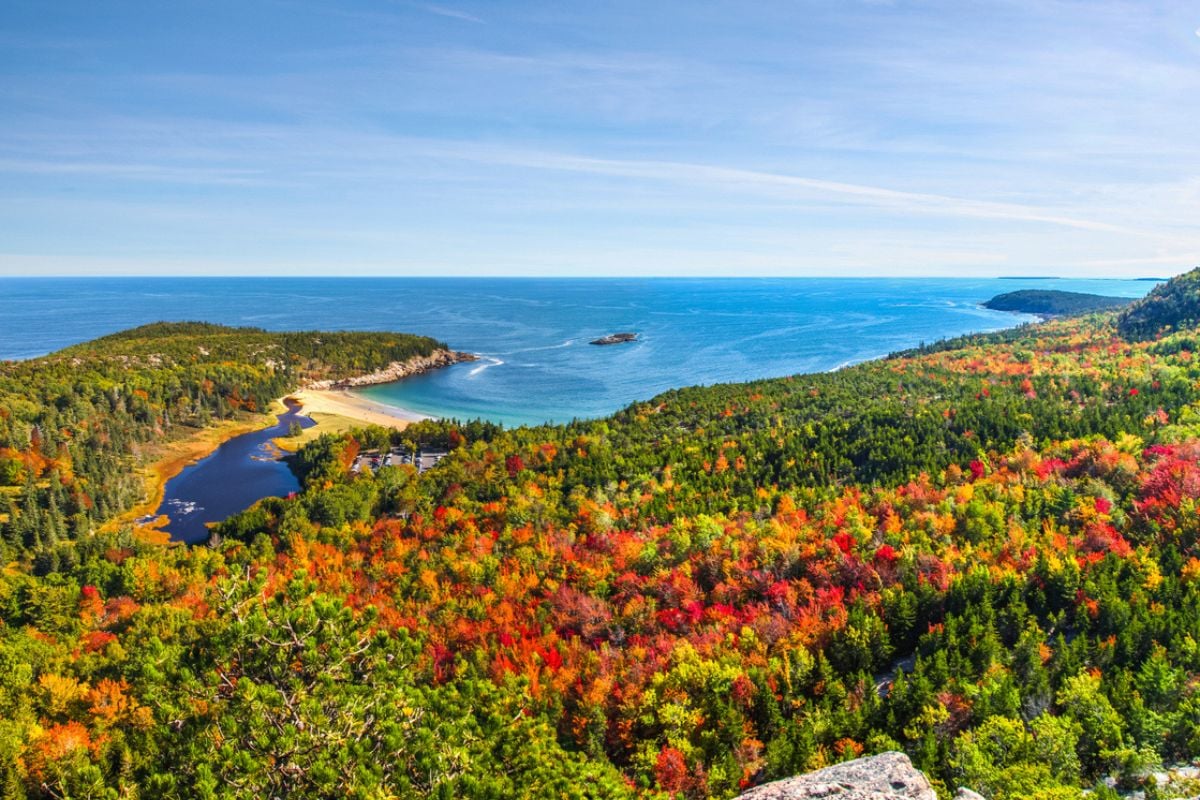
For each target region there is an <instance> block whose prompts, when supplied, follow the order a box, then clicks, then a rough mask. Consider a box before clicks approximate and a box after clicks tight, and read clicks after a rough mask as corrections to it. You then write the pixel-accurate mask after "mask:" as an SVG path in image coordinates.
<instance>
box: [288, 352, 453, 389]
mask: <svg viewBox="0 0 1200 800" xmlns="http://www.w3.org/2000/svg"><path fill="white" fill-rule="evenodd" d="M475 360H477V359H476V356H474V355H473V354H471V353H460V352H456V351H454V350H434V351H433V352H432V353H430V354H429V355H427V356H415V357H414V358H410V359H408V360H407V361H393V362H392V363H391V364H388V365H387V366H386V367H384V368H383V369H381V370H377V371H376V372H370V373H368V374H366V375H356V376H354V377H352V378H343V379H341V380H336V381H317V382H316V383H311V384H309V385H308V386H306V387H304V388H305V389H316V390H318V391H319V390H322V389H349V388H350V387H352V386H370V385H372V384H376V383H391V382H392V381H398V380H400V379H402V378H407V377H409V376H410V375H419V374H420V373H422V372H428V371H429V370H431V369H439V368H441V367H448V366H450V365H451V364H457V363H459V362H460V361H475Z"/></svg>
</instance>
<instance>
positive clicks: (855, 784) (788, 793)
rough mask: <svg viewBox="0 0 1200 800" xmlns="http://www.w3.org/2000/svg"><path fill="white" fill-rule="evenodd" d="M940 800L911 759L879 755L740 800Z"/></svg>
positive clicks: (752, 792)
mask: <svg viewBox="0 0 1200 800" xmlns="http://www.w3.org/2000/svg"><path fill="white" fill-rule="evenodd" d="M809 798H813V799H814V800H815V798H828V800H937V792H935V791H934V790H933V787H932V786H931V785H930V784H929V780H928V779H927V778H926V777H925V775H924V774H922V773H921V771H920V770H918V769H917V768H916V767H914V766H913V765H912V762H911V761H909V760H908V756H906V755H904V754H903V753H880V754H879V755H877V756H867V757H866V758H857V759H855V760H853V761H845V762H842V763H841V764H835V765H833V766H832V767H826V768H825V769H821V770H817V771H816V772H810V773H808V774H807V775H798V776H796V777H794V778H786V779H784V780H781V781H775V782H774V783H766V784H763V785H762V786H757V787H755V788H753V789H751V790H750V791H748V792H746V793H745V794H742V795H739V797H738V800H809Z"/></svg>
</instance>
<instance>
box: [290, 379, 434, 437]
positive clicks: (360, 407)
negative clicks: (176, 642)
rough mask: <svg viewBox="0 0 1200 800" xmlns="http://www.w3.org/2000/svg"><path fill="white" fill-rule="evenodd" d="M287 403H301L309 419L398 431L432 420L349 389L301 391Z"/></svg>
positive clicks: (294, 394) (293, 395)
mask: <svg viewBox="0 0 1200 800" xmlns="http://www.w3.org/2000/svg"><path fill="white" fill-rule="evenodd" d="M286 399H287V400H294V401H296V402H297V403H299V404H300V406H301V411H300V413H302V414H304V415H305V416H307V417H312V416H313V415H314V414H321V415H335V416H339V417H348V418H350V419H354V420H357V421H359V422H364V423H367V424H369V425H381V426H383V427H385V428H393V429H395V430H398V431H402V430H404V429H405V428H407V427H408V426H409V425H411V424H412V423H414V422H419V421H421V420H423V419H433V418H432V417H430V416H428V415H426V414H418V413H416V412H414V411H407V410H405V409H403V408H399V407H397V406H389V405H386V404H384V403H379V402H376V401H374V400H370V399H368V398H366V397H363V396H362V395H360V394H356V393H354V392H352V391H350V390H349V389H313V388H308V389H301V390H300V391H298V392H293V393H292V394H290V395H288V396H287V398H286Z"/></svg>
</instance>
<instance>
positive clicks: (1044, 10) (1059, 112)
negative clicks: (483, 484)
mask: <svg viewBox="0 0 1200 800" xmlns="http://www.w3.org/2000/svg"><path fill="white" fill-rule="evenodd" d="M1198 264H1200V4H1198V3H1196V2H1194V0H1188V1H1187V2H1110V0H1086V1H1085V2H1073V1H1066V0H995V1H994V2H993V1H988V2H984V1H982V0H928V1H927V2H920V1H915V0H914V1H910V0H892V1H891V2H888V1H887V0H828V1H827V2H816V1H812V2H809V1H806V0H791V1H790V2H780V1H778V0H755V2H705V1H703V0H683V1H682V2H674V0H668V1H664V2H656V1H654V0H633V1H632V2H631V1H627V0H595V2H586V3H584V2H533V1H532V0H512V1H511V2H509V1H505V2H497V0H491V2H480V1H479V0H469V1H468V0H461V1H460V0H438V2H421V0H412V1H411V2H407V1H406V0H338V2H328V1H327V0H322V1H321V2H316V1H315V0H313V1H311V2H310V1H309V0H236V1H235V2H227V0H201V1H200V2H194V1H193V0H171V2H157V1H153V2H152V1H150V0H146V1H145V2H123V0H104V2H96V1H95V0H84V1H83V2H75V1H74V0H59V1H58V2H55V3H46V2H44V0H33V1H30V0H5V2H4V3H3V7H2V8H0V275H9V276H12V275H175V274H180V275H183V274H188V275H270V274H292V275H534V276H540V275H568V276H604V275H638V276H651V275H697V276H709V275H712V276H718V275H720V276H725V275H734V276H750V275H764V276H784V275H797V276H805V275H833V276H870V275H937V276H947V275H948V276H957V275H961V276H972V277H974V276H979V277H983V276H993V275H1059V276H1084V275H1087V276H1118V277H1119V276H1132V277H1138V276H1168V275H1173V274H1177V273H1179V272H1183V271H1185V270H1187V269H1189V268H1191V267H1193V266H1196V265H1198Z"/></svg>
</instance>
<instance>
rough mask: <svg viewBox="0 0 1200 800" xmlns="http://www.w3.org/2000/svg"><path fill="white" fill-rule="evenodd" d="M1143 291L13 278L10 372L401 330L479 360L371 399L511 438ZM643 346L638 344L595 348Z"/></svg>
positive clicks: (6, 323) (3, 350) (3, 307)
mask: <svg viewBox="0 0 1200 800" xmlns="http://www.w3.org/2000/svg"><path fill="white" fill-rule="evenodd" d="M1153 286H1154V283H1153V282H1150V281H1132V280H1058V279H1056V280H1039V279H915V278H904V279H901V278H895V279H865V278H863V279H851V278H846V279H842V278H794V279H667V278H662V279H520V278H103V279H101V278H8V279H0V297H2V298H3V299H2V300H0V358H29V357H32V356H36V355H40V354H43V353H46V352H49V351H52V350H55V349H57V348H60V347H64V346H66V345H69V344H74V343H76V342H80V341H85V340H87V339H91V338H94V337H97V336H101V335H103V334H106V333H112V332H114V331H118V330H121V329H124V328H129V327H132V326H135V325H140V324H143V323H147V322H153V321H156V320H164V319H165V320H205V321H209V322H219V323H225V324H229V325H254V326H258V327H262V328H267V329H272V330H287V329H326V330H328V329H341V330H396V331H407V332H413V333H420V334H425V335H429V336H434V337H436V338H438V339H441V340H444V341H445V342H447V343H448V344H449V345H450V346H451V347H454V348H456V349H460V350H469V351H472V352H475V353H478V354H479V355H480V360H479V361H477V362H474V363H467V364H460V365H456V366H453V367H450V368H448V369H444V370H439V371H436V372H433V373H429V374H426V375H422V376H419V377H416V378H412V379H409V380H406V381H403V382H400V383H396V384H390V385H386V386H377V387H371V388H369V389H366V390H364V394H366V395H367V396H369V397H370V398H372V399H373V400H376V401H379V402H382V403H387V404H390V405H394V406H398V407H402V408H405V409H408V410H412V411H417V412H420V413H424V414H429V415H433V416H452V417H458V418H460V419H466V418H475V417H481V418H485V419H491V420H494V421H498V422H504V423H506V424H524V423H539V422H544V421H547V420H551V421H556V422H561V421H566V420H570V419H572V418H575V417H580V418H584V417H596V416H601V415H604V414H608V413H611V412H613V411H616V410H618V409H620V408H622V407H624V406H626V405H628V404H629V403H631V402H634V401H636V400H643V399H646V398H649V397H651V396H653V395H654V394H656V393H658V392H661V391H663V390H665V389H669V388H673V387H679V386H687V385H695V384H712V383H722V382H729V381H743V380H750V379H753V378H763V377H773V376H781V375H790V374H795V373H799V372H814V371H822V370H829V369H833V368H836V367H839V366H842V365H845V364H850V363H854V362H857V361H862V360H865V359H868V358H872V357H876V356H881V355H884V354H886V353H889V352H891V351H894V350H898V349H903V348H906V347H911V346H914V345H917V344H919V343H920V342H922V341H925V342H931V341H935V340H938V339H942V338H946V337H950V336H957V335H960V334H964V333H969V332H973V331H989V330H997V329H1000V328H1005V327H1009V326H1012V325H1015V324H1019V323H1020V322H1023V321H1027V320H1029V319H1031V318H1030V317H1025V316H1022V315H1015V314H1008V313H1003V312H996V311H989V310H987V309H983V308H980V307H979V303H981V302H983V301H985V300H987V299H988V298H990V297H992V296H994V295H996V294H999V293H1001V292H1008V291H1014V290H1017V289H1024V288H1037V289H1065V290H1069V291H1080V292H1095V293H1098V294H1107V295H1115V296H1122V297H1140V296H1141V295H1144V294H1145V293H1146V292H1148V291H1149V290H1150V289H1151V288H1152V287H1153ZM615 331H636V332H637V333H639V334H640V335H641V340H640V341H638V342H637V343H634V344H625V345H615V346H611V347H595V346H592V345H589V344H588V341H589V340H591V339H594V338H597V337H599V336H602V335H604V334H607V333H612V332H615Z"/></svg>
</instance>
